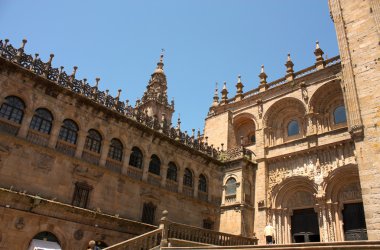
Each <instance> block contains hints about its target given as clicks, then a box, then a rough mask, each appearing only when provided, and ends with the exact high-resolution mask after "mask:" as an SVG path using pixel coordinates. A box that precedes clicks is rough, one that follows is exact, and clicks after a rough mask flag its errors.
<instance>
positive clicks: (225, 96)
mask: <svg viewBox="0 0 380 250" xmlns="http://www.w3.org/2000/svg"><path fill="white" fill-rule="evenodd" d="M221 93H222V101H221V104H222V105H224V104H227V99H228V97H227V95H228V90H227V83H226V82H224V84H223V89H222V91H221Z"/></svg>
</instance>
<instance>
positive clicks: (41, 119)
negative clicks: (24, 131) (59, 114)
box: [30, 108, 53, 134]
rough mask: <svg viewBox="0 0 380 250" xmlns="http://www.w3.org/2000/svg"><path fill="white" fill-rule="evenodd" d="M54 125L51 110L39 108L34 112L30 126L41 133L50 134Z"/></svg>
mask: <svg viewBox="0 0 380 250" xmlns="http://www.w3.org/2000/svg"><path fill="white" fill-rule="evenodd" d="M52 125H53V115H52V114H51V113H50V111H49V110H47V109H44V108H39V109H37V110H36V112H35V113H34V116H33V118H32V121H31V122H30V128H31V129H34V130H37V131H39V132H41V133H45V134H50V131H51V127H52Z"/></svg>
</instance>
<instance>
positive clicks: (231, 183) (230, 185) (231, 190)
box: [226, 177, 237, 196]
mask: <svg viewBox="0 0 380 250" xmlns="http://www.w3.org/2000/svg"><path fill="white" fill-rule="evenodd" d="M236 188H237V185H236V179H235V178H233V177H231V178H229V179H228V180H227V182H226V196H232V195H236Z"/></svg>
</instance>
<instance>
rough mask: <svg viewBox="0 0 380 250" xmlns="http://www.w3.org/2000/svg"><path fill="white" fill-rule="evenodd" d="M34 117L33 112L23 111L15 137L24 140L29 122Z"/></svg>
mask: <svg viewBox="0 0 380 250" xmlns="http://www.w3.org/2000/svg"><path fill="white" fill-rule="evenodd" d="M33 115H34V111H32V110H25V112H24V117H23V119H22V123H21V127H20V129H19V131H18V134H17V136H18V137H20V138H26V135H27V134H28V130H29V126H30V122H31V121H32V118H33Z"/></svg>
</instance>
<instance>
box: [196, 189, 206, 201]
mask: <svg viewBox="0 0 380 250" xmlns="http://www.w3.org/2000/svg"><path fill="white" fill-rule="evenodd" d="M198 199H200V200H201V201H208V193H207V192H202V191H198Z"/></svg>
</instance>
